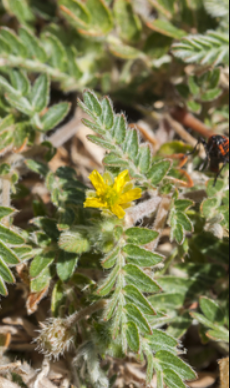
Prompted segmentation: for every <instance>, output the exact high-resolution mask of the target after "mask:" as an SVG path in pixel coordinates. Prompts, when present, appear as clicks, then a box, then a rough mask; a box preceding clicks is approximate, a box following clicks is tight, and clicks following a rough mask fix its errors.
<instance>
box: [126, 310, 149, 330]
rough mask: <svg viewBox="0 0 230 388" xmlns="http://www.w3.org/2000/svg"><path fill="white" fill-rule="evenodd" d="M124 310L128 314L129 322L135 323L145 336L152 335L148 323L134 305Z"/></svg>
mask: <svg viewBox="0 0 230 388" xmlns="http://www.w3.org/2000/svg"><path fill="white" fill-rule="evenodd" d="M124 310H125V311H126V313H127V318H128V321H131V322H133V323H134V324H136V326H137V327H138V328H139V330H140V331H141V333H143V334H152V331H151V328H150V326H149V324H148V321H147V320H146V318H145V317H144V316H143V314H142V313H141V312H140V310H139V309H138V308H137V307H136V306H134V305H133V304H126V305H125V307H124Z"/></svg>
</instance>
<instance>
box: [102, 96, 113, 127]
mask: <svg viewBox="0 0 230 388" xmlns="http://www.w3.org/2000/svg"><path fill="white" fill-rule="evenodd" d="M101 108H102V123H103V126H104V128H106V129H111V128H112V127H113V123H114V114H113V105H112V102H111V100H110V99H109V98H108V97H105V98H103V100H102V103H101Z"/></svg>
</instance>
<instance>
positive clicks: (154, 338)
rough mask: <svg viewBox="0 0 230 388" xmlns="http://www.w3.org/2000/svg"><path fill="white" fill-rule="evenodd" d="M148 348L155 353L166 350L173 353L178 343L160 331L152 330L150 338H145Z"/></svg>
mask: <svg viewBox="0 0 230 388" xmlns="http://www.w3.org/2000/svg"><path fill="white" fill-rule="evenodd" d="M145 339H146V341H147V342H148V344H149V346H150V348H151V349H152V350H153V351H154V353H157V352H158V351H160V350H167V351H169V352H172V353H174V352H175V351H176V347H177V346H178V341H177V340H175V339H174V338H172V337H170V336H169V335H168V334H166V333H164V332H163V331H162V330H153V333H152V335H151V336H145Z"/></svg>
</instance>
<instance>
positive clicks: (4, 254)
mask: <svg viewBox="0 0 230 388" xmlns="http://www.w3.org/2000/svg"><path fill="white" fill-rule="evenodd" d="M0 257H1V259H2V260H4V262H6V263H7V264H9V265H16V264H18V263H20V260H19V258H18V257H17V256H16V255H15V254H14V252H13V251H12V250H11V249H10V248H8V247H7V246H6V245H5V244H3V242H2V241H0Z"/></svg>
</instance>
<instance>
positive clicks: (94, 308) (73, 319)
mask: <svg viewBox="0 0 230 388" xmlns="http://www.w3.org/2000/svg"><path fill="white" fill-rule="evenodd" d="M106 305H107V301H106V300H104V299H102V300H99V301H98V302H96V303H94V304H93V305H91V306H88V307H86V308H85V309H83V310H81V311H77V312H76V313H74V314H73V315H71V316H70V317H69V318H67V320H66V325H67V327H71V326H74V325H76V323H77V322H80V321H82V320H83V319H85V318H86V317H88V316H91V315H92V314H94V313H96V312H98V311H100V310H103V309H104V308H105V307H106Z"/></svg>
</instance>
